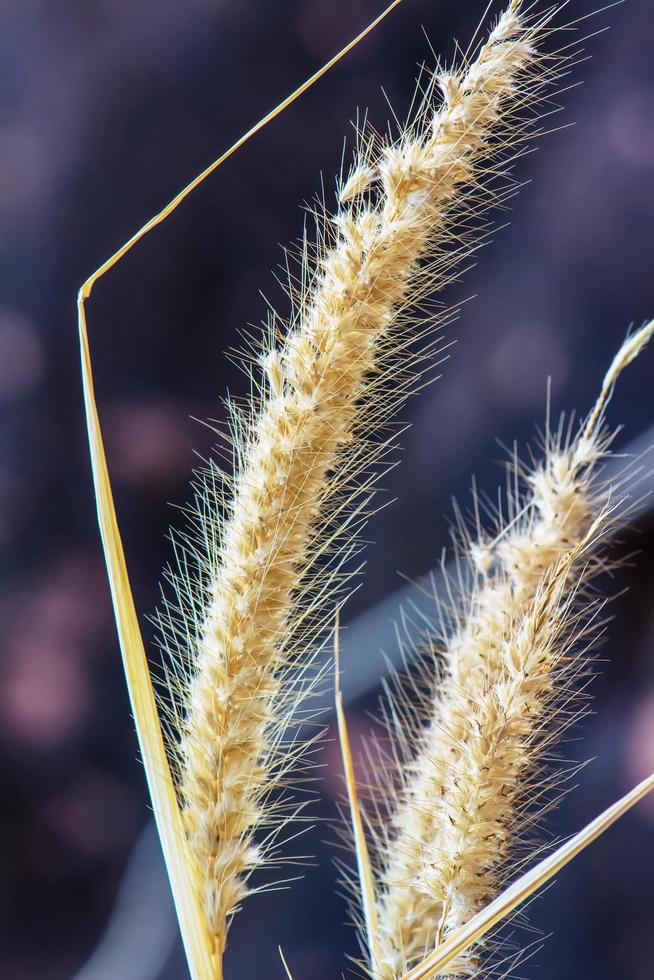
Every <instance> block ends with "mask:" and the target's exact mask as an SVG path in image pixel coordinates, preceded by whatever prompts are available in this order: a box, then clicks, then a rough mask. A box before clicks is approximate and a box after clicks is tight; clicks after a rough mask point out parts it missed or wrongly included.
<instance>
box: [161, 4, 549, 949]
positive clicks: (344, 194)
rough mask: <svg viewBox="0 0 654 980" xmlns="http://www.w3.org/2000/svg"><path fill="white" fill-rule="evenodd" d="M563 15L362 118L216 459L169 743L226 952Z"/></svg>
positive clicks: (175, 658)
mask: <svg viewBox="0 0 654 980" xmlns="http://www.w3.org/2000/svg"><path fill="white" fill-rule="evenodd" d="M548 23H549V21H548V17H543V18H541V19H540V20H538V19H536V18H534V17H533V16H526V15H523V14H522V12H521V5H520V4H519V3H515V2H514V3H511V5H510V6H509V8H508V9H507V10H506V11H505V12H504V13H503V14H502V15H501V16H500V18H499V20H498V21H497V24H496V26H495V27H494V28H493V30H492V31H491V33H490V35H489V37H488V39H487V41H486V43H485V44H483V45H481V46H480V47H479V49H478V51H477V55H476V58H475V59H474V60H472V61H471V62H470V63H467V64H465V65H463V66H462V67H460V68H458V69H455V70H451V71H438V72H436V73H434V74H433V76H430V78H429V79H428V80H427V83H426V85H425V92H424V93H423V95H424V97H423V98H422V99H421V100H420V104H419V106H418V108H417V109H416V110H415V111H414V112H413V114H412V117H411V120H410V122H409V123H408V124H407V125H406V126H405V127H404V128H403V129H402V131H401V133H400V134H399V135H398V136H397V138H395V139H390V138H388V139H381V138H380V137H378V136H376V135H375V134H374V133H373V132H371V131H368V130H366V131H364V132H362V133H360V134H359V148H358V151H357V156H356V160H355V161H354V164H353V166H352V169H351V172H350V178H349V179H348V180H345V181H344V182H343V185H342V187H341V193H340V203H339V207H338V210H337V211H336V213H335V214H333V215H329V214H327V213H326V212H325V211H324V209H322V208H321V207H318V208H317V209H316V213H315V218H316V229H317V230H316V235H315V240H312V241H311V242H310V241H309V238H308V237H305V239H304V240H303V242H302V244H301V247H300V250H299V251H300V254H299V258H298V264H297V265H294V264H291V265H290V267H289V277H288V293H289V297H290V299H291V302H292V312H291V314H290V316H289V317H288V318H286V319H285V320H282V319H281V318H279V317H277V316H276V315H273V316H272V317H271V321H270V325H269V330H268V332H267V336H266V338H265V340H264V341H263V343H262V345H261V347H256V350H255V351H254V352H250V354H252V357H251V361H252V363H251V364H250V375H251V378H252V383H253V392H254V394H253V397H252V399H251V401H250V402H249V403H248V404H247V405H246V406H245V409H241V408H238V407H236V406H232V423H233V424H232V429H233V439H232V443H233V460H234V471H233V474H230V475H225V474H223V473H221V472H220V471H219V470H218V468H217V467H214V466H211V467H210V468H209V471H208V473H206V474H205V475H204V476H203V477H201V479H200V481H199V486H198V494H197V506H196V511H195V514H194V515H193V517H192V521H191V527H190V529H189V531H188V533H187V534H186V535H185V536H184V537H183V538H179V539H178V542H177V558H178V564H179V567H178V568H177V569H176V572H175V573H174V574H173V576H172V577H173V580H174V583H175V587H176V590H177V597H176V598H175V599H173V600H171V602H170V603H169V604H165V605H164V607H163V610H162V615H161V627H162V636H163V644H164V648H165V650H166V652H167V654H168V655H169V659H170V662H171V664H172V667H171V668H170V669H171V675H170V677H169V678H168V681H167V683H168V684H170V686H172V687H173V688H176V689H177V690H178V693H179V696H178V697H176V698H173V703H172V704H171V705H169V706H168V710H169V712H171V727H172V730H173V737H172V741H171V744H172V748H171V753H172V755H173V756H174V766H175V768H176V770H177V772H178V789H179V795H180V800H181V805H182V808H183V817H184V821H185V825H186V829H187V834H188V840H189V843H190V846H191V848H192V850H193V852H194V854H195V857H196V860H197V864H198V866H199V867H200V868H201V870H202V875H203V896H204V906H205V908H206V914H207V918H208V921H209V926H210V929H211V932H212V935H213V937H214V943H215V950H216V954H217V956H218V958H220V956H221V955H222V952H223V950H224V947H225V943H226V936H227V928H228V924H229V921H230V917H231V916H232V915H233V913H234V912H235V910H236V909H237V908H238V907H239V906H240V904H241V902H242V900H243V899H244V897H245V896H246V895H247V894H248V891H249V890H250V889H251V888H252V887H253V886H252V885H251V883H250V876H251V874H252V873H253V872H254V871H256V870H258V869H260V868H262V867H264V866H265V865H266V864H270V863H271V862H273V863H274V862H276V861H277V859H278V856H279V853H278V847H279V844H280V833H281V832H282V829H283V827H284V826H285V824H286V821H287V820H288V819H289V818H290V816H292V814H293V806H292V804H291V802H290V800H289V797H288V795H287V793H286V792H285V790H284V788H283V787H284V785H285V783H286V781H287V779H288V774H289V771H290V770H291V769H292V768H293V763H294V762H295V761H296V758H297V757H298V756H299V755H300V754H301V753H300V751H299V749H298V748H297V743H296V742H293V743H292V746H291V747H290V748H289V746H288V744H287V739H286V735H285V733H286V732H287V729H288V726H289V724H290V723H291V722H292V721H293V722H294V721H295V720H296V719H297V717H298V711H300V710H301V706H302V704H303V701H304V697H305V696H306V695H307V693H310V692H311V690H312V688H313V685H314V679H313V678H312V677H311V675H310V674H306V673H304V672H303V671H304V669H305V667H306V665H307V663H309V664H310V663H311V660H312V653H313V651H315V649H316V647H317V646H319V645H320V643H321V642H325V641H326V640H327V639H328V637H329V633H330V630H331V623H332V622H333V611H334V606H335V604H336V603H337V602H338V601H339V597H340V596H342V595H343V588H344V587H345V584H346V582H347V579H348V574H349V569H350V568H351V566H350V565H349V564H348V561H349V559H350V558H351V555H352V554H353V552H354V551H356V549H357V547H358V544H357V538H356V532H357V530H358V529H359V528H360V526H361V524H362V522H363V520H364V519H365V513H366V509H367V507H368V502H369V498H370V494H371V492H372V490H373V489H374V485H375V481H376V479H377V478H378V475H379V473H380V472H381V471H383V468H384V466H385V465H388V452H389V447H390V445H391V444H392V443H393V435H392V430H389V423H390V420H391V418H392V417H393V414H394V413H395V411H396V410H397V409H398V407H399V406H400V405H401V404H402V402H403V400H404V399H405V398H406V397H407V395H408V394H409V393H410V392H411V391H412V390H416V389H417V388H419V387H420V385H421V384H422V383H423V382H424V380H425V372H429V371H431V370H432V368H433V364H434V355H435V352H436V351H437V350H438V343H439V341H438V340H437V339H435V334H434V330H435V327H436V326H438V324H439V322H440V323H442V322H443V319H446V318H447V314H443V315H442V316H441V318H440V321H439V318H438V317H434V316H433V315H431V314H430V313H429V312H426V313H425V303H426V301H427V300H428V297H429V296H430V295H432V294H433V293H434V292H435V291H437V290H439V289H441V288H442V287H443V286H444V285H446V284H447V283H448V282H450V281H452V279H453V278H454V277H455V276H456V275H457V271H458V270H459V268H460V263H461V260H462V258H464V257H465V256H467V255H470V253H471V251H472V250H474V249H475V248H476V247H478V246H479V244H480V243H482V242H483V241H485V240H487V236H488V234H489V225H488V223H487V221H486V220H485V218H484V216H485V215H487V214H488V212H489V209H492V208H493V207H495V206H496V205H498V204H502V203H504V201H505V200H506V199H507V197H508V196H510V194H512V193H513V192H514V191H515V184H514V182H513V180H512V178H511V176H510V174H509V172H508V171H509V168H510V164H511V162H512V160H513V159H515V156H516V154H517V153H519V152H521V149H522V148H523V146H524V142H525V140H526V139H527V138H528V136H529V135H530V134H533V133H534V132H535V123H536V121H537V111H536V109H537V107H539V106H541V107H543V106H544V105H545V104H546V101H547V98H548V95H549V93H550V91H551V86H552V84H553V83H554V82H555V81H556V78H557V76H558V73H559V72H560V70H561V66H562V65H565V64H567V62H566V61H565V59H562V58H552V57H551V56H550V57H545V56H544V55H543V56H541V55H539V54H538V51H537V45H538V42H539V40H540V39H541V38H542V37H544V36H545V35H546V34H547V33H548V30H549V28H548ZM438 92H440V96H438V95H437V93H438ZM290 261H291V260H290V259H289V262H290ZM416 310H420V311H421V313H420V316H421V317H423V318H425V319H423V320H421V322H420V327H419V328H418V327H416V322H417V319H418V318H417V315H416ZM255 346H256V345H255ZM250 354H248V356H250Z"/></svg>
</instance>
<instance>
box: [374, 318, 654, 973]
mask: <svg viewBox="0 0 654 980" xmlns="http://www.w3.org/2000/svg"><path fill="white" fill-rule="evenodd" d="M652 332H654V324H648V325H646V326H645V327H643V328H642V329H641V330H640V331H638V333H637V334H635V335H634V336H633V337H631V338H629V339H627V340H626V341H625V343H624V344H623V346H622V348H621V349H620V351H619V352H618V354H617V356H616V358H615V359H614V361H613V364H612V366H611V369H610V370H609V372H608V374H607V376H606V379H605V383H604V386H603V389H602V393H601V395H600V399H599V400H598V402H597V404H596V406H595V408H594V409H593V411H592V412H591V414H590V415H589V417H588V420H587V422H586V423H585V424H584V425H582V426H581V427H580V429H579V433H578V434H577V435H576V436H575V437H570V435H569V434H567V435H566V433H565V430H564V429H563V426H560V428H559V431H558V432H557V433H554V434H552V433H550V432H547V433H546V437H545V443H544V457H543V459H542V461H541V462H540V463H538V464H537V465H534V466H533V467H530V468H529V467H523V466H521V465H520V464H519V462H518V461H517V460H515V461H513V462H512V464H511V467H510V470H511V472H510V479H509V480H508V481H507V482H508V484H509V486H510V487H511V489H510V491H509V499H508V501H507V514H505V515H502V514H500V515H499V517H498V525H497V527H496V528H495V529H494V532H493V533H492V534H488V533H486V532H485V531H484V530H483V529H482V527H481V524H480V520H479V518H478V517H477V522H476V526H474V527H473V528H472V529H469V528H468V527H466V526H465V525H464V524H463V522H460V529H459V540H458V547H459V549H460V551H461V552H462V557H461V558H460V560H459V578H458V582H457V583H456V584H455V583H453V582H452V583H450V585H449V587H448V588H449V595H448V598H447V601H442V602H441V610H440V622H441V623H442V624H443V625H442V627H441V629H440V630H439V634H438V635H434V636H433V637H431V638H430V639H429V641H428V642H429V646H431V648H432V649H434V650H436V651H437V652H436V653H435V655H434V658H433V659H432V660H430V661H429V662H428V663H427V664H426V666H425V667H424V676H423V678H422V682H421V683H422V686H420V684H416V682H415V680H414V681H413V682H412V684H411V687H410V689H409V691H408V694H407V695H406V698H405V699H404V700H403V699H402V695H400V700H399V701H398V702H396V703H395V704H393V705H391V706H389V707H387V708H386V711H385V714H386V717H387V719H388V724H387V727H388V736H389V738H390V740H391V743H395V749H394V755H395V758H397V759H404V760H405V763H404V765H403V766H402V767H401V771H400V772H398V773H397V774H396V776H397V779H398V780H399V790H398V789H397V785H396V787H395V790H396V793H397V795H396V804H395V807H394V810H393V812H392V814H391V819H390V821H389V822H384V821H383V820H382V822H381V827H380V828H378V829H377V831H376V833H377V844H378V882H379V887H378V909H377V920H378V923H379V932H378V935H377V943H376V949H377V962H373V963H372V965H371V971H370V972H371V976H374V977H382V978H384V980H393V978H396V977H399V976H402V975H403V974H404V973H407V972H408V971H410V970H411V969H412V968H414V967H416V966H417V964H419V963H420V962H421V961H422V960H423V959H424V958H425V956H426V955H427V953H428V952H429V951H430V950H431V949H434V948H436V947H438V946H439V945H440V944H441V943H443V942H445V941H446V940H447V938H448V936H449V935H450V934H452V933H455V932H456V931H457V930H459V929H461V927H462V926H463V925H464V924H465V923H466V922H467V921H468V920H470V919H472V918H473V916H475V915H476V913H478V912H479V911H480V910H481V909H482V908H483V907H484V905H485V904H486V903H487V902H488V901H490V900H491V899H492V898H493V896H494V895H495V894H496V893H497V891H498V890H499V888H500V887H501V886H502V884H503V883H504V882H505V881H506V880H507V878H508V877H509V876H510V875H511V873H512V872H513V871H514V870H515V868H516V867H517V865H518V858H519V856H520V849H521V848H524V845H525V843H526V842H527V840H528V839H530V835H533V829H534V825H535V824H536V823H537V822H538V820H539V819H540V818H541V817H542V815H543V813H544V812H545V810H546V809H547V807H548V806H549V805H551V804H552V802H553V801H555V799H556V796H557V794H560V792H561V791H562V789H563V784H564V783H565V782H566V780H567V779H568V778H569V776H570V773H569V772H567V773H566V772H563V771H561V769H560V767H559V768H558V769H557V767H556V766H555V765H554V763H553V761H552V759H551V758H550V759H548V758H547V757H548V753H549V750H550V749H551V747H552V746H553V744H554V743H555V741H556V740H557V739H558V738H559V737H560V735H561V734H562V732H564V731H565V730H566V728H567V727H568V726H569V725H570V724H571V723H573V722H574V721H576V720H578V719H579V718H580V717H581V716H583V714H584V712H585V702H586V699H587V694H586V693H585V682H587V679H588V677H589V673H590V670H591V667H592V655H593V649H594V645H595V643H596V640H597V638H598V636H599V634H600V632H601V622H599V613H600V611H601V608H602V601H601V599H600V598H599V597H598V596H597V595H595V594H594V593H593V592H592V591H591V590H590V589H589V586H590V584H591V582H592V580H593V578H594V577H595V576H596V575H597V573H598V572H599V571H602V570H605V569H606V568H607V559H606V555H605V554H604V551H603V548H602V545H603V543H604V541H605V539H606V537H607V535H608V534H609V532H611V531H613V530H614V529H615V527H616V524H619V523H620V522H621V521H622V520H624V517H625V511H626V501H627V500H628V491H627V490H626V489H625V487H624V486H623V485H621V480H620V479H619V478H618V479H616V480H615V481H614V482H613V483H612V484H610V485H607V484H604V483H602V481H601V477H600V475H599V470H598V465H599V463H600V461H601V460H602V459H603V458H605V457H606V455H607V454H608V453H609V447H610V442H611V438H610V436H608V435H607V434H606V432H604V431H603V430H602V429H601V420H602V416H603V412H604V409H605V407H606V402H607V399H608V397H610V393H611V392H612V389H613V385H614V384H615V382H616V380H617V378H618V376H619V374H620V373H621V372H622V370H624V368H625V367H626V366H627V365H628V364H629V363H631V361H632V360H633V359H634V358H635V357H636V356H637V355H638V353H639V352H640V351H641V350H642V349H643V347H644V346H645V344H646V342H647V340H648V339H649V337H650V336H651V335H652ZM623 482H624V483H628V476H627V475H625V476H624V479H623ZM520 483H522V489H521V490H520V489H517V488H518V487H519V484H520ZM475 510H476V512H477V514H478V512H479V509H478V507H477V503H476V501H475ZM438 618H439V617H437V621H438ZM418 689H420V690H421V691H422V692H423V693H422V695H421V699H420V700H421V703H419V704H417V705H416V691H417V690H418ZM421 719H422V726H423V727H422V728H421ZM398 740H399V741H400V744H398ZM403 740H404V744H402V741H403ZM545 761H547V763H548V766H549V768H547V767H546V768H543V765H544V762H545ZM391 790H392V787H389V790H388V792H391ZM386 796H387V793H384V797H386ZM530 843H532V844H533V839H531V840H530ZM479 953H480V950H479V948H476V949H475V952H474V954H471V953H469V952H466V953H465V954H464V955H462V956H460V957H458V958H456V959H453V960H451V961H449V962H448V964H447V967H444V968H443V971H442V972H439V974H438V975H439V976H451V975H452V976H458V975H465V976H469V975H473V974H476V971H477V969H478V968H479V961H478V957H479Z"/></svg>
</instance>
